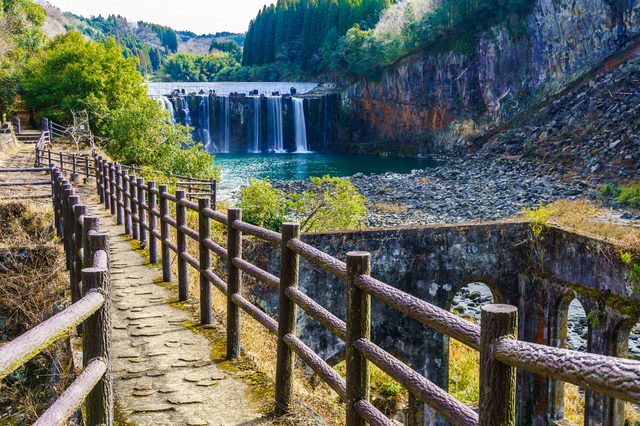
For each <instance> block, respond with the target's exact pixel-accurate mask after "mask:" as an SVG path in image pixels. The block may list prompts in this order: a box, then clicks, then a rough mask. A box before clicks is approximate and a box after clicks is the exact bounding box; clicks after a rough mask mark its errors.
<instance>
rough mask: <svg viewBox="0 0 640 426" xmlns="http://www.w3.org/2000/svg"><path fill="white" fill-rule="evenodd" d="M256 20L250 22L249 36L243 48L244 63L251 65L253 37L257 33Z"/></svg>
mask: <svg viewBox="0 0 640 426" xmlns="http://www.w3.org/2000/svg"><path fill="white" fill-rule="evenodd" d="M254 23H255V21H251V22H250V23H249V29H248V30H247V36H246V37H245V39H244V49H243V50H242V65H244V66H250V65H251V63H252V61H253V37H254V34H255V26H254V25H253V24H254Z"/></svg>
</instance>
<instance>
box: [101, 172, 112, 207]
mask: <svg viewBox="0 0 640 426" xmlns="http://www.w3.org/2000/svg"><path fill="white" fill-rule="evenodd" d="M102 181H103V183H104V208H105V210H110V209H111V197H110V195H109V191H110V190H111V185H110V184H109V172H108V168H107V160H102Z"/></svg>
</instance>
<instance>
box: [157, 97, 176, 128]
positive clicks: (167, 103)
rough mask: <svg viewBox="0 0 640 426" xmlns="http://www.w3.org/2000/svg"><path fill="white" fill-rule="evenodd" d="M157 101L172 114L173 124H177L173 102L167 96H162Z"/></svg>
mask: <svg viewBox="0 0 640 426" xmlns="http://www.w3.org/2000/svg"><path fill="white" fill-rule="evenodd" d="M156 100H157V101H158V103H159V104H160V105H162V107H163V108H164V109H166V110H167V111H169V112H170V113H171V123H173V124H176V111H175V109H173V104H172V103H171V100H170V99H169V98H168V97H166V96H160V97H159V98H156Z"/></svg>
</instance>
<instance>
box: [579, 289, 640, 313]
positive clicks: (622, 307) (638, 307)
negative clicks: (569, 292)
mask: <svg viewBox="0 0 640 426" xmlns="http://www.w3.org/2000/svg"><path fill="white" fill-rule="evenodd" d="M569 287H571V288H572V289H573V290H574V291H575V292H576V293H578V294H580V295H582V296H584V297H586V298H589V299H592V300H595V301H596V303H597V304H598V307H599V308H600V309H601V310H604V307H605V306H608V307H610V308H613V309H615V310H616V311H618V312H619V313H620V314H621V315H623V316H624V317H627V318H637V317H640V301H638V300H635V299H632V298H630V297H628V296H621V295H618V294H613V293H611V291H610V290H605V291H600V290H596V289H593V288H589V287H585V286H583V285H582V284H578V283H573V284H570V285H569Z"/></svg>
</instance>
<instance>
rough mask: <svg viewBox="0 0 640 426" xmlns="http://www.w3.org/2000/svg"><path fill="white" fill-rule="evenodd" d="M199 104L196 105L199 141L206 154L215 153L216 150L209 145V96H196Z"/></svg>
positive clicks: (213, 146)
mask: <svg viewBox="0 0 640 426" xmlns="http://www.w3.org/2000/svg"><path fill="white" fill-rule="evenodd" d="M198 99H199V100H200V102H199V103H198V128H197V132H198V133H199V136H200V140H201V142H202V145H204V147H205V149H206V150H207V151H208V152H212V151H213V152H216V151H217V150H218V148H217V147H216V146H215V145H214V144H212V143H211V132H210V128H211V127H210V125H209V121H210V118H209V96H206V95H205V96H198Z"/></svg>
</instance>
